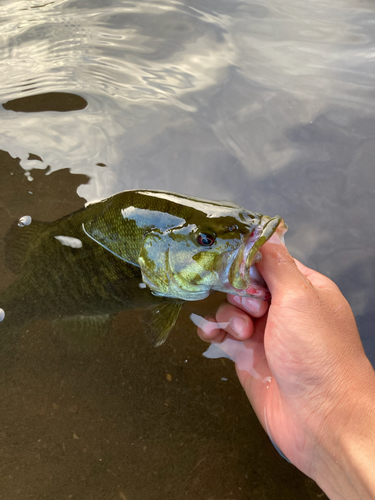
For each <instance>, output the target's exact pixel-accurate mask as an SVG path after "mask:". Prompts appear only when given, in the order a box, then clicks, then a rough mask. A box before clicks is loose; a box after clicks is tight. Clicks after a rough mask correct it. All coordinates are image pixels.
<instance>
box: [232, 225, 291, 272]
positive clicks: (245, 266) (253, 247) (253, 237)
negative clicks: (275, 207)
mask: <svg viewBox="0 0 375 500" xmlns="http://www.w3.org/2000/svg"><path fill="white" fill-rule="evenodd" d="M287 229H288V227H287V225H286V224H285V222H284V219H283V218H282V217H280V216H279V215H276V216H275V217H268V216H266V215H263V216H262V217H261V218H260V221H259V224H258V225H257V226H256V227H255V228H254V229H253V230H252V232H251V233H250V235H249V236H248V237H247V239H246V241H245V244H244V248H243V254H242V261H241V263H240V266H239V273H240V275H241V277H242V278H243V279H244V280H245V281H247V277H248V276H249V269H250V267H251V266H252V265H253V264H254V259H255V258H256V257H257V254H258V251H259V249H260V247H262V246H263V245H264V243H266V241H268V240H269V239H270V238H271V236H272V235H273V234H274V233H275V232H278V233H279V235H280V236H281V237H282V236H283V234H284V233H285V232H286V230H287ZM260 258H261V256H260ZM259 260H260V259H259Z"/></svg>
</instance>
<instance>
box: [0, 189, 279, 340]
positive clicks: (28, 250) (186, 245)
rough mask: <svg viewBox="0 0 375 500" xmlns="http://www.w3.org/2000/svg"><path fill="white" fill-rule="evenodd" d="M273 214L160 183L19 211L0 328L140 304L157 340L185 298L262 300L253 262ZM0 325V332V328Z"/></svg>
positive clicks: (274, 223)
mask: <svg viewBox="0 0 375 500" xmlns="http://www.w3.org/2000/svg"><path fill="white" fill-rule="evenodd" d="M285 230H286V226H285V224H284V221H283V219H281V218H280V217H273V218H270V217H267V216H263V215H261V214H258V213H256V212H250V211H248V210H246V209H244V208H241V207H239V206H237V205H235V204H232V203H228V202H215V201H209V200H203V199H198V198H193V197H188V196H184V195H180V194H176V193H169V192H163V191H147V190H138V191H125V192H121V193H118V194H116V195H114V196H112V197H110V198H107V199H105V200H103V201H100V202H98V203H93V204H89V205H87V206H86V207H85V208H83V209H81V210H78V211H77V212H74V213H72V214H70V215H67V216H66V217H63V218H62V219H59V220H57V221H54V222H52V223H44V222H38V221H31V218H28V217H24V218H22V219H20V221H19V222H18V223H15V224H14V225H13V226H12V228H11V229H10V231H9V232H8V234H7V236H6V237H5V253H6V263H7V265H8V267H9V268H10V269H11V270H12V271H13V272H14V273H15V274H17V275H19V277H18V279H16V280H15V281H14V283H12V285H10V287H8V289H7V290H5V291H4V292H2V293H1V294H0V307H1V309H2V310H3V314H2V315H1V316H0V320H1V317H3V320H2V322H1V323H0V327H1V328H3V327H5V326H6V325H7V324H13V325H17V324H24V323H26V322H28V321H30V320H32V319H35V318H38V317H51V318H59V317H61V318H64V317H81V318H82V317H95V316H103V315H111V314H114V313H115V312H117V311H119V310H121V309H126V308H130V307H132V308H133V307H146V308H148V309H147V310H148V311H149V312H150V314H149V317H150V321H149V326H150V328H151V329H152V330H153V331H154V334H155V338H156V344H161V343H162V342H164V341H165V339H166V337H167V335H168V333H169V331H170V329H171V328H172V326H173V325H174V323H175V322H176V320H177V317H178V314H179V312H180V309H181V306H182V303H183V302H184V301H187V300H189V301H191V300H201V299H204V298H205V297H207V296H208V295H209V294H210V293H212V292H213V291H222V292H226V293H233V294H237V295H242V296H251V297H258V298H263V299H267V298H269V292H268V290H267V287H266V285H265V283H264V281H263V280H262V278H261V277H260V275H259V273H257V271H256V268H255V266H254V262H255V261H256V260H257V259H258V258H259V255H260V254H259V252H258V250H259V248H260V247H261V245H262V244H263V243H264V242H265V241H267V239H268V238H269V237H270V236H271V235H272V234H273V233H274V232H275V231H278V232H279V233H280V234H282V233H283V232H285ZM1 328H0V333H1Z"/></svg>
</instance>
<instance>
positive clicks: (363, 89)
mask: <svg viewBox="0 0 375 500" xmlns="http://www.w3.org/2000/svg"><path fill="white" fill-rule="evenodd" d="M374 24H375V11H374V7H373V4H372V3H371V2H368V1H361V2H358V1H357V2H354V1H351V0H333V1H331V2H328V1H326V0H325V1H316V2H314V3H313V4H303V3H301V2H298V1H297V0H287V1H281V0H275V1H273V2H266V1H258V2H255V1H242V2H241V1H231V0H225V1H220V0H215V1H214V2H213V1H210V0H202V1H201V2H195V1H194V0H191V1H186V2H178V1H172V0H171V1H165V2H157V3H156V2H146V1H138V2H136V3H132V2H124V1H121V0H117V1H115V0H111V1H108V2H105V3H104V2H99V1H93V0H90V2H89V1H82V0H81V1H80V2H77V1H72V0H70V1H68V0H57V1H49V2H39V1H37V0H28V1H21V0H20V1H17V2H14V1H13V2H10V1H3V2H2V3H1V5H0V43H1V52H0V70H1V84H0V102H1V103H3V104H4V105H5V106H4V107H3V108H1V107H0V150H1V152H0V165H1V183H0V202H1V205H0V233H1V236H3V235H4V234H5V232H6V231H7V230H8V228H9V226H10V224H11V223H12V222H13V221H17V220H19V219H20V217H22V216H24V215H25V214H30V216H31V217H32V218H33V220H47V221H51V220H55V219H56V218H58V217H61V216H63V215H65V214H67V213H70V212H72V211H73V210H76V209H78V208H80V207H82V206H83V205H84V203H85V202H91V201H95V200H97V199H100V198H103V197H105V196H109V195H111V194H113V193H115V192H117V191H120V190H123V189H132V188H153V189H163V190H171V191H177V192H183V193H188V194H192V195H195V196H201V197H206V198H212V199H226V200H233V201H236V202H237V203H239V204H240V205H243V206H245V207H246V208H248V209H250V210H255V211H259V212H262V213H268V214H275V213H279V214H280V215H282V216H283V217H284V218H285V220H286V221H287V223H288V225H289V227H290V229H289V232H288V233H287V235H286V241H287V244H288V247H289V248H290V250H291V252H292V253H293V254H294V255H295V256H296V257H298V258H300V259H301V260H302V261H303V262H304V263H305V264H307V265H309V266H311V267H314V268H315V269H317V270H318V271H320V272H323V273H324V274H326V275H328V276H329V277H330V278H332V279H333V280H334V281H335V282H336V283H337V284H338V285H339V286H340V287H341V289H342V291H343V292H344V294H345V295H346V297H347V298H348V300H349V302H350V304H351V305H352V307H353V310H354V312H355V314H356V318H357V321H358V325H359V329H360V333H361V336H362V339H363V342H364V344H365V348H366V351H367V353H368V355H369V357H370V359H371V360H372V362H373V363H375V342H374V340H373V338H372V331H373V325H374V322H375V314H374V312H373V307H372V304H373V303H374V298H375V292H374V290H373V283H374V278H375V276H374V266H373V261H374V253H375V250H374V248H375V244H374V243H375V241H374V240H375V231H374V222H373V213H374V208H375V206H374V205H375V203H374V198H375V170H374V166H373V165H374V158H375V141H374V137H373V130H374V128H375V104H374V103H375V100H374V89H375V85H374V84H375V71H374V64H375V57H374V54H375V51H374V45H375V30H374ZM51 93H54V94H51ZM67 93H69V94H70V95H67ZM41 94H43V95H42V96H40V95H41ZM36 95H39V96H40V97H38V98H35V97H34V98H33V99H28V100H27V99H26V98H30V96H36ZM75 96H77V97H75ZM19 98H25V99H24V100H23V101H18V102H13V103H12V101H14V100H15V99H19ZM6 103H8V104H6ZM12 109H17V110H18V111H12ZM46 109H47V110H48V109H50V110H51V111H45V110H46ZM38 110H44V112H38ZM0 251H1V253H0V260H1V267H0V273H1V275H0V282H1V288H6V286H7V285H8V284H9V283H10V282H11V281H12V280H13V279H14V276H13V275H12V273H11V272H10V271H9V270H8V269H7V268H6V267H5V266H4V265H3V263H4V258H3V257H2V256H3V247H1V249H0ZM220 300H222V297H220V296H217V297H212V298H211V299H210V300H209V301H206V302H204V303H199V304H189V305H188V307H187V308H185V309H184V310H183V314H182V316H181V318H180V320H179V322H178V325H177V327H176V329H175V331H174V333H173V335H172V337H171V339H170V340H168V342H167V344H166V345H164V346H162V347H160V348H158V349H154V348H153V347H151V345H150V343H149V342H148V341H147V339H146V338H145V336H144V332H143V326H142V322H141V318H140V315H139V313H138V314H137V311H134V312H132V313H125V312H124V313H119V314H118V315H117V316H116V318H115V320H114V322H113V323H112V326H111V329H110V331H109V332H108V334H107V337H106V340H105V342H101V343H100V342H99V343H98V344H97V345H95V343H94V345H91V344H90V345H88V344H87V343H85V338H83V339H81V342H80V341H79V340H77V339H72V338H67V337H66V336H64V335H62V334H61V332H60V333H59V330H58V328H57V329H56V328H55V327H54V326H53V325H51V324H50V322H48V321H42V320H40V321H38V322H34V323H33V324H31V325H29V326H28V327H27V329H25V331H24V333H23V335H22V339H21V341H20V342H19V343H18V345H17V348H16V354H15V355H14V353H13V354H12V355H11V354H10V353H2V354H1V366H2V373H1V387H2V400H1V408H0V415H1V416H0V424H1V425H0V427H1V431H0V456H1V457H2V460H1V461H0V470H1V473H0V491H1V495H3V498H6V499H7V500H13V499H18V498H30V499H37V498H53V499H54V500H59V499H66V498H73V499H79V500H89V499H90V500H91V499H94V500H96V499H103V498H106V499H124V498H125V499H127V500H138V499H139V500H143V499H145V498H147V499H148V500H156V499H173V500H174V499H176V500H180V499H181V498H183V497H186V498H192V499H195V498H197V499H205V500H209V499H220V500H224V499H234V500H244V499H248V498H252V499H255V500H258V499H259V500H260V499H267V500H269V499H274V498H278V499H283V498H285V499H290V498H296V499H300V498H321V492H320V491H319V489H318V488H317V487H316V486H315V485H314V484H313V483H312V482H311V481H310V480H308V479H306V478H305V477H304V476H303V475H302V474H299V472H298V471H296V469H295V468H294V467H292V466H291V465H289V464H287V463H286V462H285V461H284V460H282V458H280V457H279V455H278V454H277V452H276V451H275V450H274V449H273V447H272V444H271V443H270V442H269V439H268V437H267V436H266V434H265V432H264V431H263V430H262V429H261V428H260V426H259V424H258V423H257V420H256V418H255V416H254V415H253V413H252V411H251V409H250V408H249V405H248V403H247V401H246V398H245V396H244V395H243V393H242V390H241V389H240V388H239V386H238V382H237V380H236V378H235V375H234V372H233V368H232V366H231V363H230V361H227V360H222V359H217V360H213V359H205V358H204V357H202V353H203V352H204V351H205V350H206V348H207V346H206V345H203V344H202V342H201V341H200V340H199V339H198V338H197V336H196V334H195V327H194V325H193V324H192V323H191V322H190V321H189V319H188V317H189V314H190V313H196V314H203V315H204V314H207V313H208V312H211V311H213V310H214V309H215V307H216V306H217V304H218V303H219V302H220ZM226 379H227V380H226ZM1 495H0V496H1Z"/></svg>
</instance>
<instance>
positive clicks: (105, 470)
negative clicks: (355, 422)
mask: <svg viewBox="0 0 375 500" xmlns="http://www.w3.org/2000/svg"><path fill="white" fill-rule="evenodd" d="M34 159H35V158H34ZM0 165H1V168H2V174H3V175H2V178H3V179H4V181H3V183H2V187H1V188H0V189H1V199H2V200H4V206H3V207H2V208H1V211H0V214H1V220H0V224H1V227H0V232H1V234H2V235H3V234H4V233H5V232H6V231H7V229H8V227H9V225H10V223H11V222H13V220H17V219H18V218H19V216H21V215H25V214H31V215H32V216H33V217H35V218H36V219H44V220H53V219H56V218H59V217H61V216H62V215H64V214H67V213H70V212H72V211H74V210H75V209H77V208H80V207H81V206H82V205H83V200H82V199H80V198H79V197H78V196H77V194H76V190H77V187H78V185H79V184H80V183H85V182H87V180H88V179H87V178H86V177H85V176H79V175H72V174H70V173H69V171H68V170H60V171H58V172H55V173H53V174H51V175H45V174H46V173H47V170H33V171H32V176H33V178H34V181H33V182H29V181H28V180H27V178H26V177H25V175H24V173H23V170H22V169H20V167H19V163H18V160H17V159H13V158H11V157H9V155H7V154H6V153H4V152H2V153H1V156H0ZM30 189H32V192H33V195H31V194H29V190H30ZM1 261H2V262H4V260H3V259H1ZM1 272H2V273H3V272H5V270H3V269H1ZM8 273H9V271H8ZM8 279H9V281H11V273H9V275H8ZM4 284H5V283H4V281H3V280H2V287H3V285H4ZM222 300H223V296H222V295H220V294H215V295H213V296H212V297H210V298H209V299H207V300H206V301H201V302H196V303H190V304H186V306H185V307H184V309H183V311H182V315H181V317H180V319H179V321H178V323H177V325H176V328H175V329H174V331H173V332H172V335H171V338H170V339H169V340H168V341H167V343H166V344H165V345H164V346H162V347H160V348H154V347H152V346H151V344H150V343H149V342H147V341H146V340H145V335H144V332H143V324H142V313H140V311H137V310H134V311H126V312H121V313H119V314H117V316H116V318H115V320H114V322H113V323H112V327H111V329H110V330H109V331H108V332H107V334H106V336H105V337H104V338H99V339H98V340H97V341H96V342H90V344H88V343H85V342H79V341H77V339H75V338H73V337H72V336H71V335H64V333H63V332H62V333H61V332H59V331H58V330H56V329H54V328H53V327H52V326H51V323H50V322H49V321H48V320H43V319H40V320H37V321H34V322H33V323H31V324H29V325H27V326H24V327H23V330H22V332H21V335H20V337H19V339H18V342H17V344H16V346H15V349H14V352H13V354H12V359H11V360H10V359H9V356H8V353H7V352H6V351H0V366H1V367H2V368H1V372H0V377H1V380H0V385H1V390H2V398H1V403H0V406H1V408H0V432H1V434H0V435H1V439H0V455H1V457H2V460H1V465H0V477H1V483H2V484H1V492H2V495H3V497H4V498H6V499H7V500H18V499H21V498H26V497H27V498H28V499H30V500H34V499H35V500H36V499H38V498H47V499H53V500H63V499H66V498H71V499H73V500H92V499H94V500H102V499H109V500H110V499H118V500H121V499H124V498H126V499H128V500H144V499H145V498H146V499H147V500H169V499H170V500H181V498H189V499H191V500H195V499H196V500H198V499H199V500H201V499H206V500H208V499H220V500H222V499H233V500H248V499H249V498H252V499H253V500H261V499H274V498H277V499H279V500H284V499H285V500H290V499H291V498H295V499H298V500H300V499H301V498H303V499H314V498H322V495H321V492H320V490H319V488H317V487H316V485H315V484H314V483H313V481H311V480H309V479H307V478H306V477H305V476H304V475H303V474H301V473H299V472H298V471H297V470H296V469H295V468H294V467H293V466H292V465H290V464H288V463H287V462H286V461H285V460H283V459H282V458H280V456H279V455H278V453H277V452H276V451H275V449H274V448H273V447H272V444H271V443H270V441H269V439H268V437H267V435H266V434H265V432H264V430H263V429H262V428H261V426H260V424H259V422H258V420H257V418H256V416H255V415H254V413H253V411H252V409H251V407H250V405H249V403H248V401H247V399H246V396H245V395H244V393H243V391H242V389H241V387H240V385H239V383H238V380H237V378H236V376H235V374H234V368H233V366H232V363H231V362H229V361H228V360H223V359H218V360H209V359H206V358H204V357H202V356H201V353H202V352H203V351H204V350H205V349H206V347H207V345H205V344H203V343H202V342H201V341H200V340H199V339H198V337H197V335H196V331H195V327H194V325H193V324H192V323H191V322H190V320H189V319H188V315H189V314H190V312H193V311H194V312H195V313H198V314H202V315H204V314H209V313H211V312H213V311H214V310H215V309H216V308H217V306H218V304H219V302H221V301H222Z"/></svg>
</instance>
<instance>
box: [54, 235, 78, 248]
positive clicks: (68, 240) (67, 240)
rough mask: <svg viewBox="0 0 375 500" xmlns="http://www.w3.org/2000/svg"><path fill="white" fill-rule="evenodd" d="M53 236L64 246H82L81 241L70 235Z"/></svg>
mask: <svg viewBox="0 0 375 500" xmlns="http://www.w3.org/2000/svg"><path fill="white" fill-rule="evenodd" d="M55 238H56V239H57V240H58V241H59V242H60V243H61V244H62V245H64V246H66V247H72V248H82V241H81V240H79V239H78V238H73V237H72V236H62V235H61V236H55Z"/></svg>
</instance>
